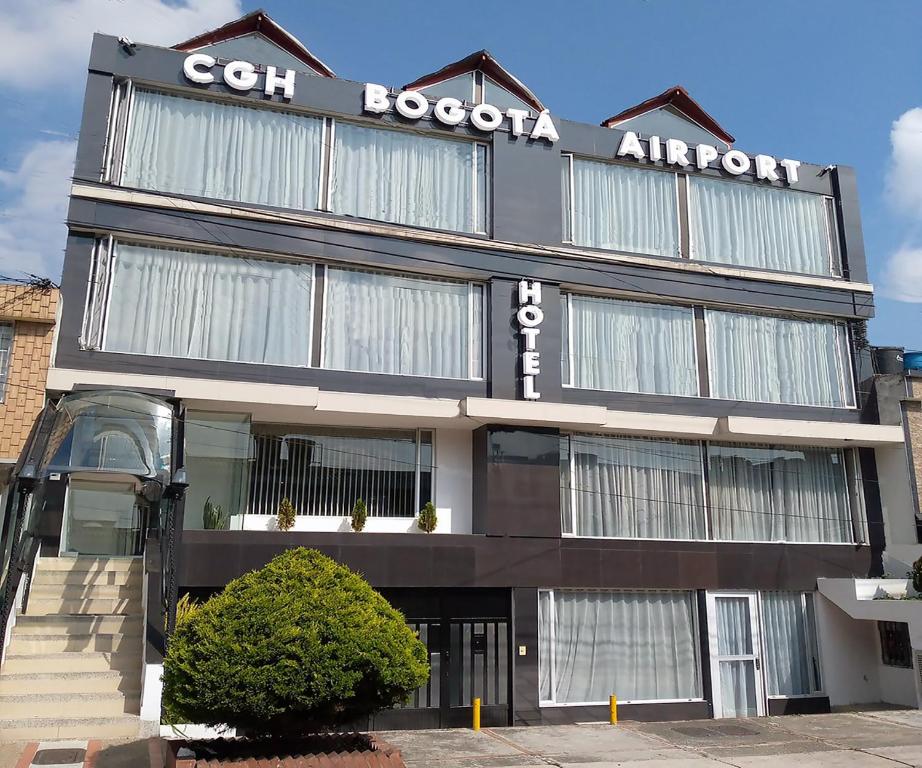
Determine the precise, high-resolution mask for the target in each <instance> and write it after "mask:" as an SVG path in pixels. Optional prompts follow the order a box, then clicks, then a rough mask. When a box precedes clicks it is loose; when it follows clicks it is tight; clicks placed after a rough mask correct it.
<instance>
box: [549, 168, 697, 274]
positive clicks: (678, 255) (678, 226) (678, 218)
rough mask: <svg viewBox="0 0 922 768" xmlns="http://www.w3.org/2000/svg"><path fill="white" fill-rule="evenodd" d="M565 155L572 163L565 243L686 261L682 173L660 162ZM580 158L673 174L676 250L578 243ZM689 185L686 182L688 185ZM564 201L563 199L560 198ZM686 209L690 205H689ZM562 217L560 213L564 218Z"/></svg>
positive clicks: (589, 248)
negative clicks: (577, 165) (650, 250)
mask: <svg viewBox="0 0 922 768" xmlns="http://www.w3.org/2000/svg"><path fill="white" fill-rule="evenodd" d="M561 156H562V157H568V158H569V163H568V167H567V172H568V174H569V190H570V201H569V202H570V215H569V222H570V225H569V230H570V231H569V233H568V234H569V240H562V241H561V242H563V243H566V244H567V245H573V246H576V247H577V248H582V249H586V250H590V251H600V252H603V253H615V254H618V255H625V256H640V257H643V258H653V259H675V260H685V261H687V260H688V259H687V257H686V255H685V254H684V253H683V250H682V241H683V230H682V205H683V202H682V195H681V192H680V189H679V186H680V185H679V175H680V174H679V173H677V172H676V171H672V170H669V169H668V168H661V167H660V166H657V165H653V164H651V163H649V162H644V163H636V164H635V163H627V162H624V161H622V160H620V159H619V158H602V157H592V156H589V155H581V154H579V153H576V152H564V153H562V154H561ZM577 160H582V161H584V162H589V163H597V164H599V165H607V166H615V167H618V168H627V169H629V170H639V171H649V172H652V173H667V174H671V175H672V177H673V179H672V182H673V199H674V201H675V252H674V253H673V254H671V255H664V254H661V253H644V252H642V251H629V250H627V249H625V248H605V247H603V246H599V245H586V244H581V243H577V242H576V240H574V238H573V235H574V231H575V229H576V227H575V224H576V196H575V190H576V173H575V163H576V161H577ZM686 189H687V185H686ZM561 202H563V201H561ZM686 210H687V208H686ZM562 220H563V217H561V221H562Z"/></svg>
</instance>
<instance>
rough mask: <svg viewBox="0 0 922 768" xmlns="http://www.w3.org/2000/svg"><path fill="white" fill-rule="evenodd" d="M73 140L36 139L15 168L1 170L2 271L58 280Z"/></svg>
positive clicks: (0, 259) (0, 230)
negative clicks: (12, 169) (2, 200)
mask: <svg viewBox="0 0 922 768" xmlns="http://www.w3.org/2000/svg"><path fill="white" fill-rule="evenodd" d="M76 148H77V143H76V142H74V141H37V142H35V143H34V144H33V145H32V146H31V148H30V149H29V150H28V152H27V153H26V154H25V155H24V156H23V158H22V161H21V162H20V164H19V168H17V169H16V170H15V171H0V197H2V198H3V199H4V200H6V201H7V202H6V204H5V205H4V206H3V207H2V208H0V273H2V274H4V275H9V276H12V277H21V276H22V275H21V274H20V273H21V272H25V273H27V274H34V275H40V276H43V277H50V278H51V279H52V280H54V281H55V282H58V281H59V280H60V277H61V263H62V261H63V259H64V244H65V239H66V236H67V227H65V226H64V219H65V217H66V215H67V195H68V192H69V190H70V179H71V176H72V175H73V171H74V153H75V151H76Z"/></svg>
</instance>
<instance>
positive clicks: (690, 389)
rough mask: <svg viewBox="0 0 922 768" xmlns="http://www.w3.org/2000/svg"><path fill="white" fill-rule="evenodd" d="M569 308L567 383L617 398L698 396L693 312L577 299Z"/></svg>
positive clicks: (569, 299) (565, 351)
mask: <svg viewBox="0 0 922 768" xmlns="http://www.w3.org/2000/svg"><path fill="white" fill-rule="evenodd" d="M563 302H564V303H563V313H564V328H566V329H567V331H568V332H567V333H565V334H564V343H563V361H562V364H563V379H564V382H565V383H566V382H569V383H570V385H571V386H574V387H578V388H580V389H601V390H608V391H612V392H649V393H652V394H661V395H687V396H694V395H697V394H698V366H697V359H696V358H697V355H696V349H695V317H694V312H693V311H692V310H691V309H690V308H688V307H672V306H666V305H663V304H641V303H638V302H634V301H620V300H616V299H607V298H598V297H593V296H575V295H568V296H564V298H563Z"/></svg>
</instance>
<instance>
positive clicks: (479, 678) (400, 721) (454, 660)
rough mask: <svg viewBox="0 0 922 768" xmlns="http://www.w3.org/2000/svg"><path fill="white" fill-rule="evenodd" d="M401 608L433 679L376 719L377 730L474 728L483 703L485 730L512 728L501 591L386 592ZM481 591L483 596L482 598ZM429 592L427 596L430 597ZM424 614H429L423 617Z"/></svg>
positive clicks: (504, 601)
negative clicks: (476, 710) (477, 709)
mask: <svg viewBox="0 0 922 768" xmlns="http://www.w3.org/2000/svg"><path fill="white" fill-rule="evenodd" d="M383 591H384V593H385V596H386V597H388V599H389V600H390V601H391V602H392V604H393V605H394V606H395V607H397V608H400V609H401V610H403V612H404V615H405V616H407V623H408V624H409V625H410V627H411V628H412V629H414V630H415V631H416V632H417V633H418V635H419V639H420V640H421V641H422V642H423V644H424V645H425V646H426V649H427V650H428V652H429V671H430V675H429V681H428V682H427V683H426V684H425V685H423V686H421V687H420V688H419V689H417V690H416V691H415V692H414V693H413V695H412V696H411V697H410V700H409V701H408V702H407V703H406V704H404V705H403V706H401V707H398V708H396V709H392V710H389V711H387V712H382V713H380V714H378V715H376V716H375V717H374V722H373V726H372V727H373V728H375V729H382V728H384V729H386V728H458V727H464V726H470V724H471V718H472V716H473V700H474V699H475V698H479V699H480V705H481V708H480V721H481V723H482V724H483V725H484V726H505V725H509V724H510V720H509V702H510V698H511V692H510V685H511V680H512V675H511V662H512V659H511V636H510V629H511V622H510V620H509V596H508V593H507V592H503V591H501V590H495V591H494V590H481V591H476V590H472V591H470V592H468V591H465V592H463V593H462V592H457V593H455V592H453V591H452V590H446V591H445V592H443V593H442V594H432V593H430V592H429V590H416V592H417V594H415V595H414V594H409V593H411V592H413V590H406V591H404V590H400V591H399V592H396V591H395V592H394V593H389V592H388V591H387V590H383ZM478 592H479V594H478ZM426 593H429V594H426ZM425 614H428V615H427V616H425V618H424V617H423V616H424V615H425Z"/></svg>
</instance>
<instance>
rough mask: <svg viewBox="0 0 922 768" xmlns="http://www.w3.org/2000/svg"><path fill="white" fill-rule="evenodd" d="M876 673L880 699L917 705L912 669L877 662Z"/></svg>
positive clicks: (891, 702)
mask: <svg viewBox="0 0 922 768" xmlns="http://www.w3.org/2000/svg"><path fill="white" fill-rule="evenodd" d="M869 623H872V622H869ZM878 653H879V650H878ZM878 658H880V656H878ZM877 674H878V678H879V679H880V698H881V701H885V702H887V704H898V705H900V706H903V707H916V706H917V703H916V679H915V672H914V671H913V670H911V669H902V668H900V667H887V666H884V665H883V664H878V665H877Z"/></svg>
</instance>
